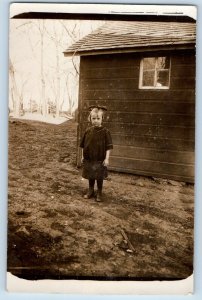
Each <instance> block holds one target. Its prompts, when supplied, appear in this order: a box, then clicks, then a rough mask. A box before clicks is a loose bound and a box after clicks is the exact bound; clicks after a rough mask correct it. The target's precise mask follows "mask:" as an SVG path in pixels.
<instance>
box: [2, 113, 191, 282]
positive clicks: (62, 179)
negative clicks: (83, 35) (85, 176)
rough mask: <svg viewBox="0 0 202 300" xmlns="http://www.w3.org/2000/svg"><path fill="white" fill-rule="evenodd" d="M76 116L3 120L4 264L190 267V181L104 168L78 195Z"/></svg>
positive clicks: (31, 272)
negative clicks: (94, 195) (99, 196)
mask: <svg viewBox="0 0 202 300" xmlns="http://www.w3.org/2000/svg"><path fill="white" fill-rule="evenodd" d="M75 161H76V123H74V122H73V121H67V122H65V123H63V124H60V125H53V124H47V123H42V122H37V121H28V120H21V121H19V120H15V119H12V120H10V122H9V194H8V209H9V214H8V221H9V226H8V271H10V272H12V273H13V274H15V275H17V276H19V277H22V278H27V279H41V278H54V279H61V278H65V279H67V278H84V279H87V278H92V279H100V280H103V279H109V280H112V279H125V280H128V279H136V280H137V279H140V280H148V279H149V280H151V279H159V280H161V279H168V280H170V279H182V278H186V277H188V276H189V275H190V274H192V272H193V270H192V263H193V261H192V260H193V211H194V188H193V185H189V184H185V183H179V182H175V181H169V180H162V179H155V178H146V177H141V176H134V175H129V174H119V173H113V172H110V174H109V175H110V176H109V179H108V180H106V181H105V182H104V195H105V200H104V202H101V203H97V202H95V201H94V199H84V198H83V194H84V192H85V190H86V188H87V182H86V181H84V180H82V179H81V176H80V170H78V169H77V168H76V164H75Z"/></svg>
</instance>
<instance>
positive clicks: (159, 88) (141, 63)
mask: <svg viewBox="0 0 202 300" xmlns="http://www.w3.org/2000/svg"><path fill="white" fill-rule="evenodd" d="M150 57H152V56H150ZM158 57H160V56H155V58H158ZM144 58H148V57H143V58H142V59H141V61H140V73H139V89H142V90H168V89H169V88H170V74H171V59H170V57H169V60H170V67H169V69H168V71H169V74H168V76H169V78H168V86H143V85H142V81H143V60H144ZM156 75H157V72H156V66H155V72H154V76H155V78H154V81H155V82H156Z"/></svg>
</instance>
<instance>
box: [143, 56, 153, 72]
mask: <svg viewBox="0 0 202 300" xmlns="http://www.w3.org/2000/svg"><path fill="white" fill-rule="evenodd" d="M143 69H144V70H151V69H155V57H147V58H144V59H143Z"/></svg>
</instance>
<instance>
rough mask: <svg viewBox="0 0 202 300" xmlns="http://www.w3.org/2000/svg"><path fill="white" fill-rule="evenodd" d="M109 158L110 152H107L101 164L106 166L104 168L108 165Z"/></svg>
mask: <svg viewBox="0 0 202 300" xmlns="http://www.w3.org/2000/svg"><path fill="white" fill-rule="evenodd" d="M109 156H110V150H107V151H106V156H105V160H104V162H103V164H104V166H106V167H107V166H108V165H109Z"/></svg>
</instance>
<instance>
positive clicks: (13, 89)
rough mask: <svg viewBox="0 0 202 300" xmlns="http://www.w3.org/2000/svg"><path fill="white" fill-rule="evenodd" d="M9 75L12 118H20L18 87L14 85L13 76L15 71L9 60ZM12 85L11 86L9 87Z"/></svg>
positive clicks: (14, 79)
mask: <svg viewBox="0 0 202 300" xmlns="http://www.w3.org/2000/svg"><path fill="white" fill-rule="evenodd" d="M9 75H10V79H11V81H10V89H11V93H12V94H11V96H12V101H13V112H14V116H15V117H16V118H17V117H19V116H20V96H19V92H18V87H17V84H16V78H15V77H16V76H15V69H14V66H13V63H12V60H11V59H9ZM11 84H12V86H11Z"/></svg>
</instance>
